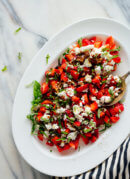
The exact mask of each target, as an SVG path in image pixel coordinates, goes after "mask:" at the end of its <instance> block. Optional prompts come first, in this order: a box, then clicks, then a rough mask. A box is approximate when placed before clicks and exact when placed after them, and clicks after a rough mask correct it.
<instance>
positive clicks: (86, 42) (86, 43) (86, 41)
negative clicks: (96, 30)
mask: <svg viewBox="0 0 130 179" xmlns="http://www.w3.org/2000/svg"><path fill="white" fill-rule="evenodd" d="M90 44H91V42H90V41H89V40H88V39H86V38H84V39H82V46H87V45H90Z"/></svg>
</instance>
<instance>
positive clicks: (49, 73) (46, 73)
mask: <svg viewBox="0 0 130 179" xmlns="http://www.w3.org/2000/svg"><path fill="white" fill-rule="evenodd" d="M55 73H56V69H55V68H52V69H50V70H49V71H46V72H45V75H48V76H54V75H55Z"/></svg>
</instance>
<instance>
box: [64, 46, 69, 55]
mask: <svg viewBox="0 0 130 179" xmlns="http://www.w3.org/2000/svg"><path fill="white" fill-rule="evenodd" d="M69 52H70V49H69V48H67V49H66V51H65V52H64V53H63V55H64V56H65V55H66V54H68V53H69Z"/></svg>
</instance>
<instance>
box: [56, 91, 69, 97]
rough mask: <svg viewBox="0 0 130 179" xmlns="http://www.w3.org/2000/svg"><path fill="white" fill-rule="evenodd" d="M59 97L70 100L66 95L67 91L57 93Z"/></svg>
mask: <svg viewBox="0 0 130 179" xmlns="http://www.w3.org/2000/svg"><path fill="white" fill-rule="evenodd" d="M57 95H58V96H60V97H64V98H65V99H67V98H68V96H67V95H66V91H65V90H64V91H61V92H59V93H57Z"/></svg>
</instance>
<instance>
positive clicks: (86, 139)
mask: <svg viewBox="0 0 130 179" xmlns="http://www.w3.org/2000/svg"><path fill="white" fill-rule="evenodd" d="M81 138H82V140H83V142H84V143H85V144H88V143H89V139H88V137H86V136H82V135H81Z"/></svg>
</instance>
